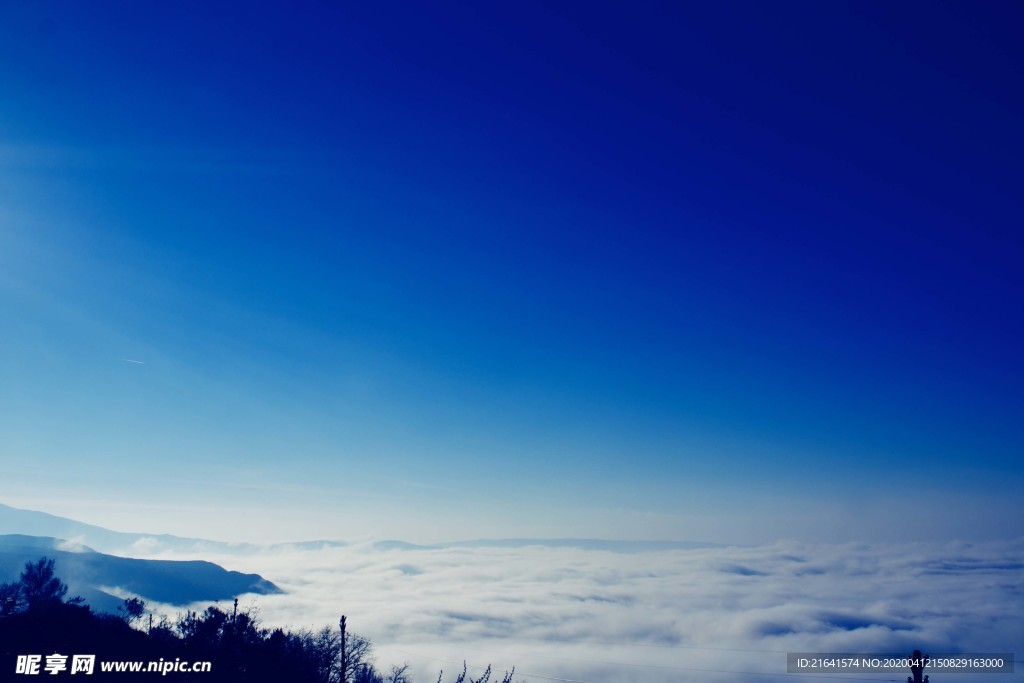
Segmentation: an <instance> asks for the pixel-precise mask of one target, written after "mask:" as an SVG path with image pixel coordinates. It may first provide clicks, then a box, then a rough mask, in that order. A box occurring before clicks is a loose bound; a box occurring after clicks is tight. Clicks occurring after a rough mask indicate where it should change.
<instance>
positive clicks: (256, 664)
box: [0, 557, 512, 683]
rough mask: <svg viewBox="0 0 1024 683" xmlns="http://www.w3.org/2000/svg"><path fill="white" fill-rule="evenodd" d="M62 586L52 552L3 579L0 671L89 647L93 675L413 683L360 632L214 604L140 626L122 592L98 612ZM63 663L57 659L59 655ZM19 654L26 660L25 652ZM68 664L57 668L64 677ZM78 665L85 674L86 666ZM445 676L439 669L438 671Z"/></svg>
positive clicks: (504, 682)
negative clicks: (288, 624)
mask: <svg viewBox="0 0 1024 683" xmlns="http://www.w3.org/2000/svg"><path fill="white" fill-rule="evenodd" d="M67 593H68V588H67V586H66V585H65V584H64V582H63V581H61V580H60V579H59V578H57V576H56V575H55V573H54V563H53V560H50V559H47V558H45V557H44V558H41V559H39V560H38V561H37V562H29V563H28V564H27V565H26V566H25V570H24V571H23V572H22V573H21V578H20V580H19V581H17V582H14V583H7V584H0V667H2V669H0V672H2V673H0V679H2V678H5V677H6V676H8V675H10V674H11V673H12V672H14V671H15V669H16V667H17V665H18V658H19V656H22V657H23V658H24V656H25V655H40V656H42V661H41V662H40V663H39V673H40V674H44V675H45V674H47V673H49V672H47V671H46V670H45V669H44V668H43V667H44V666H45V665H46V663H47V656H49V655H54V654H59V655H63V656H65V657H66V660H67V661H68V662H69V661H70V660H71V657H72V656H74V655H95V662H96V663H95V668H94V671H93V673H92V675H91V676H90V678H93V677H99V678H100V679H107V678H109V679H118V680H122V681H124V680H131V679H133V678H146V677H152V676H158V677H160V678H161V679H165V680H171V681H183V682H184V681H197V682H206V683H214V682H215V681H217V682H219V681H224V682H239V683H241V682H246V683H255V682H262V681H268V682H269V681H295V682H296V683H307V682H308V683H411V678H410V676H409V674H408V665H403V666H393V667H391V669H390V671H388V672H386V673H385V672H381V671H378V670H377V669H376V667H375V666H374V664H373V661H372V650H373V649H372V645H371V643H370V641H369V640H367V639H366V638H363V637H361V636H359V635H355V634H352V633H347V634H345V636H344V646H343V636H342V632H341V631H340V629H332V628H329V627H324V628H322V629H320V630H317V631H313V630H305V629H304V630H300V631H294V632H293V631H288V630H284V629H281V628H265V627H263V626H261V625H260V623H259V620H258V619H257V618H256V616H255V614H254V613H253V612H251V611H249V610H246V611H241V612H240V611H238V601H237V600H236V601H235V605H234V609H232V611H231V612H230V613H228V612H225V611H223V610H221V609H219V608H218V607H209V608H207V609H206V611H205V612H202V613H197V612H186V613H185V614H184V615H180V616H179V617H178V618H177V619H176V620H173V621H172V620H170V619H168V618H166V617H162V618H161V619H160V620H159V621H157V623H153V618H152V616H150V617H149V619H148V621H146V623H145V627H144V628H142V629H140V628H136V626H139V625H142V624H143V622H144V618H145V615H146V607H145V603H143V602H142V601H141V600H139V599H137V598H132V599H128V600H125V602H124V605H123V606H122V607H121V608H120V610H119V613H118V614H116V615H114V614H104V613H94V612H93V611H92V610H91V609H90V608H89V606H88V605H85V604H83V601H82V600H81V598H71V599H68V598H67ZM56 661H58V662H61V663H62V664H66V662H63V661H62V660H59V659H58V660H56ZM116 661H138V662H143V663H144V664H143V666H145V665H147V664H148V663H149V662H159V663H160V666H161V668H162V669H163V670H162V671H161V672H160V673H156V672H150V673H140V674H134V675H133V674H131V673H126V672H105V671H103V670H102V668H101V663H103V662H116ZM23 662H24V659H23ZM195 662H210V666H209V670H208V671H191V670H190V667H189V666H188V665H190V664H191V663H195ZM70 671H71V667H70V666H68V668H67V669H66V670H61V671H59V672H58V673H60V674H63V675H70ZM82 673H84V672H82ZM511 682H512V674H511V673H506V674H505V675H504V676H503V677H502V679H501V681H498V680H493V681H492V679H491V671H490V669H488V670H487V671H486V672H485V673H484V674H483V676H481V678H479V679H473V678H470V677H468V676H467V674H466V670H465V668H463V671H462V673H461V674H460V675H459V676H458V677H457V678H456V679H455V683H511ZM438 683H441V676H438Z"/></svg>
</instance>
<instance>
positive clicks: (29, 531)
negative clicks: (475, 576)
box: [0, 503, 346, 554]
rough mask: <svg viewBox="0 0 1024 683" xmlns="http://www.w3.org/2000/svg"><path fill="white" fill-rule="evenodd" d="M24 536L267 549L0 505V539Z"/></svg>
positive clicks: (145, 547) (150, 547)
mask: <svg viewBox="0 0 1024 683" xmlns="http://www.w3.org/2000/svg"><path fill="white" fill-rule="evenodd" d="M3 534H25V535H27V536H42V537H48V538H59V539H64V540H67V541H72V542H77V543H82V544H84V545H86V546H89V547H91V548H95V549H96V550H97V551H99V552H105V553H114V554H135V553H142V554H149V553H157V552H160V551H165V550H172V551H179V552H181V551H184V552H196V553H203V552H236V553H237V552H256V551H257V550H262V549H264V548H267V547H268V546H265V545H258V544H254V543H225V542H223V541H210V540H207V539H203V538H189V537H187V536H175V535H173V534H142V533H130V532H125V531H111V530H110V529H105V528H103V527H101V526H96V525H94V524H86V523H85V522H78V521H76V520H73V519H69V518H67V517H58V516H57V515H51V514H49V513H47V512H37V511H35V510H22V509H20V508H14V507H11V506H9V505H4V504H3V503H0V535H3ZM343 545H346V544H345V543H342V542H340V541H304V542H301V543H280V544H275V545H274V546H270V547H284V546H287V547H296V548H304V549H317V548H321V547H323V546H328V547H337V546H343Z"/></svg>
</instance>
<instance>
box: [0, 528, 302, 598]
mask: <svg viewBox="0 0 1024 683" xmlns="http://www.w3.org/2000/svg"><path fill="white" fill-rule="evenodd" d="M43 556H45V557H49V558H52V559H53V560H54V571H55V573H56V575H57V577H58V578H60V579H61V580H62V581H64V582H65V583H66V584H67V585H68V588H69V592H68V595H69V596H73V595H81V596H82V597H83V598H85V600H86V602H88V603H89V604H90V605H91V606H92V607H93V609H96V610H99V611H106V612H113V611H115V610H116V609H117V607H118V606H119V605H121V604H122V599H121V598H119V597H117V596H116V595H114V594H112V593H111V592H109V591H110V590H111V589H117V591H118V592H123V593H127V594H131V595H138V596H141V597H142V598H144V599H145V600H150V601H155V602H160V603H165V604H170V605H187V604H190V603H193V602H201V601H213V602H216V601H218V600H230V599H231V598H234V597H237V596H239V595H242V594H244V593H256V594H259V595H271V594H275V593H281V592H282V591H281V589H280V588H278V587H277V586H276V585H274V584H273V583H271V582H270V581H267V580H266V579H264V578H263V577H262V576H260V575H259V574H243V573H241V572H234V571H228V570H227V569H224V568H223V567H221V566H220V565H216V564H214V563H212V562H205V561H202V560H189V561H178V560H139V559H133V558H127V557H115V556H113V555H106V554H104V553H99V552H96V551H95V550H93V549H92V548H89V547H87V546H83V545H80V544H75V543H69V542H67V541H64V540H62V539H58V538H51V537H45V536H27V535H24V534H7V535H0V581H2V582H7V581H16V580H17V579H18V577H19V575H20V573H21V571H22V569H23V568H24V566H25V563H26V562H32V561H35V560H38V559H39V558H40V557H43Z"/></svg>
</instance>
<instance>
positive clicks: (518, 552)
mask: <svg viewBox="0 0 1024 683" xmlns="http://www.w3.org/2000/svg"><path fill="white" fill-rule="evenodd" d="M136 554H137V553H136ZM154 556H159V557H162V558H165V559H171V558H174V557H181V556H182V554H181V553H180V551H179V552H178V553H177V555H169V554H167V553H160V554H159V555H154ZM202 559H207V560H211V561H214V562H218V563H219V564H222V565H223V566H225V567H227V568H229V569H234V570H239V571H245V572H258V573H260V574H262V575H263V576H264V577H266V578H268V579H270V580H271V581H273V582H275V583H276V584H277V585H279V586H280V587H281V588H283V589H284V590H285V591H286V593H285V594H284V595H277V596H259V597H257V598H250V597H245V598H243V599H242V603H241V604H242V606H243V607H247V606H255V608H256V609H258V611H259V614H260V618H261V619H262V621H263V623H265V624H267V625H283V626H290V627H292V628H318V627H321V626H325V625H334V626H336V625H337V623H338V618H339V617H340V615H341V614H343V613H344V614H345V615H347V617H348V624H349V628H350V629H351V630H352V631H354V632H356V633H359V634H362V635H364V636H366V637H368V638H370V639H371V640H372V641H373V643H374V648H375V653H376V658H377V663H378V666H379V668H381V669H384V670H386V669H387V668H388V667H389V665H390V664H393V663H399V664H400V663H403V662H408V663H409V665H410V670H411V671H412V672H413V674H414V677H415V678H414V679H415V680H416V681H417V682H418V683H425V682H431V683H432V682H433V681H436V680H437V677H438V672H439V670H441V669H443V670H444V671H445V676H444V679H445V680H446V681H448V680H453V679H454V674H455V673H456V672H457V671H461V669H462V662H463V661H466V662H467V663H468V665H469V667H470V673H471V674H476V675H479V673H480V672H481V670H482V669H480V668H474V667H483V666H484V665H486V664H488V663H490V664H492V665H493V666H494V668H495V669H496V670H498V671H499V672H500V671H504V670H506V669H511V668H512V667H513V666H515V667H516V673H517V675H516V678H515V680H517V681H519V680H522V681H544V680H570V681H587V682H590V683H633V682H637V683H639V682H640V681H643V682H645V683H667V682H669V681H672V682H678V681H736V682H740V681H743V682H758V681H774V682H778V681H783V680H793V679H795V678H804V679H805V680H812V681H821V680H836V679H837V677H838V678H845V679H849V678H851V676H849V675H845V676H844V675H841V674H837V676H829V675H801V676H785V675H780V674H785V673H786V653H787V652H849V653H889V652H897V653H908V654H909V653H910V652H911V651H912V650H914V649H921V650H924V651H925V652H933V653H937V652H977V653H992V652H1014V651H1018V652H1019V651H1022V650H1024V618H1022V615H1024V539H1019V540H1016V541H1001V542H991V543H979V544H967V543H954V544H924V543H922V544H913V545H906V544H903V545H865V544H847V545H823V544H813V545H812V544H802V543H775V544H770V545H763V546H757V547H722V548H699V549H688V550H660V551H650V552H635V553H627V552H611V551H605V550H595V549H584V548H575V547H540V546H536V547H534V546H527V547H514V548H500V547H498V548H495V547H433V548H394V547H388V546H384V545H381V544H375V543H372V542H367V543H362V544H351V545H347V546H343V547H329V546H324V547H321V548H316V547H312V548H311V547H297V546H276V547H273V548H268V549H266V550H264V551H256V552H246V553H241V554H230V553H225V554H223V555H221V556H211V555H210V554H209V553H204V555H203V557H202ZM197 607H199V608H200V609H201V608H203V607H205V606H204V605H199V606H197ZM224 607H227V606H224ZM175 610H176V608H165V611H166V612H167V613H169V614H170V615H172V616H173V615H174V613H175ZM1018 668H1019V667H1018ZM906 675H909V671H908V672H906V674H905V675H893V674H888V675H879V674H874V675H867V674H858V675H856V676H853V678H856V679H859V680H878V681H891V680H900V681H902V680H905V676H906ZM976 680H977V681H986V682H987V683H1001V682H1005V683H1013V682H1014V681H1021V680H1024V675H1022V674H1021V673H1019V672H1018V673H1014V674H1004V675H995V677H994V678H993V675H991V674H989V675H977V674H975V675H967V674H959V675H956V674H942V675H938V674H933V675H932V681H933V683H952V682H954V681H976Z"/></svg>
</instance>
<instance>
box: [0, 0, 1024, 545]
mask: <svg viewBox="0 0 1024 683" xmlns="http://www.w3.org/2000/svg"><path fill="white" fill-rule="evenodd" d="M1022 18H1024V17H1022V16H1021V11H1020V8H1019V7H1015V6H1013V5H1012V4H1010V3H991V4H987V5H985V6H982V7H977V6H974V5H969V4H967V3H960V4H950V3H928V4H920V5H918V4H913V3H901V4H899V5H898V6H890V5H888V4H885V3H853V4H841V3H784V4H778V3H776V4H773V5H771V6H769V5H766V4H764V3H749V4H747V3H728V4H719V3H714V4H713V6H704V5H699V4H696V3H693V4H680V3H664V4H655V3H649V4H643V5H641V6H639V7H635V6H632V5H631V6H629V7H626V6H625V5H621V4H593V3H586V4H582V3H580V4H564V5H559V6H556V7H543V6H541V5H539V4H536V3H529V4H523V3H515V4H498V5H492V6H483V7H480V6H473V5H459V4H444V3H422V4H418V5H416V6H409V5H408V4H392V5H384V4H376V3H373V6H372V7H371V6H361V5H360V6H346V5H337V4H333V3H299V4H295V5H289V6H288V7H287V8H286V7H284V6H281V5H277V4H260V3H251V2H250V3H237V4H232V3H221V4H218V5H217V6H216V7H209V6H207V4H205V3H192V2H183V3H174V4H173V6H171V5H161V6H149V7H143V6H139V5H137V4H136V3H116V2H101V3H95V4H90V5H89V6H85V5H81V4H79V3H71V2H58V3H51V4H47V5H40V4H31V3H9V4H8V5H6V6H4V7H3V8H2V9H0V91H2V92H3V97H2V98H0V316H2V319H3V320H4V321H5V322H4V328H5V331H4V334H3V335H0V384H2V386H3V390H2V392H0V415H2V417H0V427H2V428H0V449H2V454H3V460H2V463H3V464H2V466H0V467H2V476H0V496H2V497H3V500H5V502H9V503H10V504H14V505H18V506H20V507H30V508H35V509H44V510H47V511H52V512H58V513H61V514H67V515H69V516H74V517H77V518H80V519H84V520H85V521H93V522H97V523H101V524H105V525H107V526H112V527H115V528H122V529H131V530H141V529H142V528H145V530H150V531H172V532H175V533H184V534H190V535H207V536H217V537H244V538H247V539H252V538H255V539H258V538H264V537H266V538H271V537H272V538H288V537H309V536H334V537H353V536H358V535H362V534H374V535H397V536H402V537H404V538H407V539H408V540H444V539H451V538H457V537H468V536H473V537H486V536H507V535H517V536H559V535H575V536H595V537H600V536H604V537H616V538H652V537H653V538H676V539H699V540H712V541H725V542H750V541H752V540H756V539H763V538H788V537H799V538H805V537H806V538H810V539H823V538H829V539H832V538H838V539H842V540H850V539H860V538H868V539H875V538H879V539H884V540H890V539H892V538H898V537H902V536H906V537H926V538H948V537H972V536H973V537H978V538H990V537H997V536H1015V535H1021V534H1024V527H1022V526H1021V524H1022V523H1021V521H1020V519H1019V515H1017V514H1014V512H1015V511H1016V510H1017V508H1018V507H1019V501H1020V499H1021V483H1022V479H1024V477H1022V473H1024V472H1022V468H1021V453H1022V451H1024V438H1022V437H1024V427H1022V425H1024V420H1021V414H1022V409H1024V400H1022V391H1021V386H1022V383H1021V380H1022V379H1024V372H1022V371H1024V361H1022V356H1021V353H1020V350H1019V349H1020V339H1021V333H1022V331H1024V324H1022V320H1021V310H1022V307H1021V301H1022V293H1024V291H1022V290H1024V275H1022V269H1021V266H1020V264H1021V262H1022V257H1024V238H1022V237H1021V234H1020V225H1021V218H1022V214H1024V212H1022V207H1021V199H1020V197H1019V191H1018V189H1019V187H1020V185H1021V181H1022V180H1024V178H1022V176H1024V174H1022V168H1021V162H1020V159H1021V158H1022V153H1024V136H1022V135H1021V133H1020V121H1021V116H1022V114H1024V111H1022V110H1024V95H1022V93H1024V88H1021V87H1020V73H1021V65H1022V55H1021V51H1020V48H1019V46H1018V44H1017V43H1018V42H1019V41H1018V40H1017V39H1016V36H1015V29H1014V27H1015V26H1019V25H1020V20H1021V19H1022ZM125 359H129V360H139V361H143V363H130V362H127V361H126V360H125Z"/></svg>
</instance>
